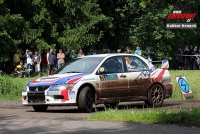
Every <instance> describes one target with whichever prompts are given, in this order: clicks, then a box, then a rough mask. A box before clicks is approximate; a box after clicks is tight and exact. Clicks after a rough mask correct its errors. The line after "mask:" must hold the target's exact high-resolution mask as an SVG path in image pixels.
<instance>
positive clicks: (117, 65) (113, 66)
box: [100, 56, 124, 74]
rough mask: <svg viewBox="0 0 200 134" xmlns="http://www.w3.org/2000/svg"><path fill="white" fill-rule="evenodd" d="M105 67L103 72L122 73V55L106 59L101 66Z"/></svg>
mask: <svg viewBox="0 0 200 134" xmlns="http://www.w3.org/2000/svg"><path fill="white" fill-rule="evenodd" d="M102 67H103V70H102V71H101V74H102V73H103V74H108V73H122V72H124V66H123V60H122V57H117V56H116V57H111V58H108V59H107V60H105V61H104V63H103V64H102V65H101V67H100V68H102Z"/></svg>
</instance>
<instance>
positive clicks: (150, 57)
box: [146, 47, 153, 62]
mask: <svg viewBox="0 0 200 134" xmlns="http://www.w3.org/2000/svg"><path fill="white" fill-rule="evenodd" d="M152 54H153V52H152V50H151V48H150V47H147V51H146V55H147V60H148V61H149V62H151V61H152Z"/></svg>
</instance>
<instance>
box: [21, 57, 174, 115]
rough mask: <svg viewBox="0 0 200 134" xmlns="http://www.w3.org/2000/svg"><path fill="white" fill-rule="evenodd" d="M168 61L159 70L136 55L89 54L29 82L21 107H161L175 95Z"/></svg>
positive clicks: (87, 109) (23, 94)
mask: <svg viewBox="0 0 200 134" xmlns="http://www.w3.org/2000/svg"><path fill="white" fill-rule="evenodd" d="M168 67H169V62H168V60H167V59H164V60H163V61H162V65H161V68H156V67H155V66H154V65H152V64H151V63H149V62H148V61H147V60H146V59H144V58H143V57H141V56H138V55H134V54H100V55H90V56H85V57H81V58H77V59H74V60H71V61H69V62H68V63H66V64H65V65H64V66H62V67H61V68H60V69H58V70H57V71H56V72H54V74H53V75H50V76H47V77H41V78H38V79H36V80H32V81H30V82H28V83H27V84H26V86H25V88H24V90H23V92H22V104H23V105H24V106H32V107H33V109H34V110H35V111H46V110H47V108H48V106H67V105H74V106H78V108H79V109H80V110H81V111H84V112H91V111H92V109H93V106H94V105H98V104H105V105H111V106H112V105H116V104H117V103H119V102H125V101H145V102H146V104H148V105H151V106H155V107H158V106H162V104H163V101H164V99H165V98H169V97H171V96H172V83H171V78H170V74H169V71H168V70H167V69H168Z"/></svg>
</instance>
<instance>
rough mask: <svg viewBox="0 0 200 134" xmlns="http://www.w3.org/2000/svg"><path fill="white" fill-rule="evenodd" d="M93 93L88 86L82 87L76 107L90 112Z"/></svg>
mask: <svg viewBox="0 0 200 134" xmlns="http://www.w3.org/2000/svg"><path fill="white" fill-rule="evenodd" d="M93 98H94V97H93V93H92V90H91V89H90V87H84V88H83V89H82V90H81V92H80V94H79V96H78V109H79V110H81V111H83V112H87V113H89V112H92V110H93V103H94V101H93Z"/></svg>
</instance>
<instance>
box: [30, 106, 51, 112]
mask: <svg viewBox="0 0 200 134" xmlns="http://www.w3.org/2000/svg"><path fill="white" fill-rule="evenodd" d="M47 108H48V106H33V109H34V110H35V112H45V111H46V110H47Z"/></svg>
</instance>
